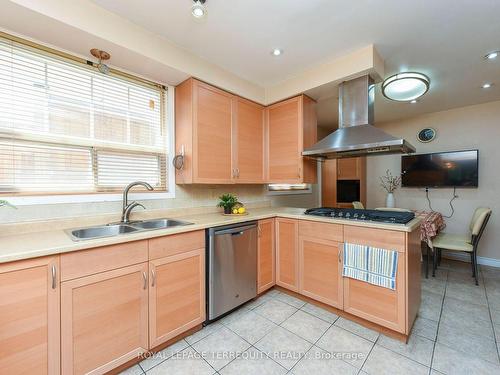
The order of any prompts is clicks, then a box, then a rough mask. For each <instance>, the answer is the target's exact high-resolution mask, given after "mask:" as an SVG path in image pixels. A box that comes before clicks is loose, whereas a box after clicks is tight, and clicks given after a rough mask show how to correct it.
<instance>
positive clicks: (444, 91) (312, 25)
mask: <svg viewBox="0 0 500 375" xmlns="http://www.w3.org/2000/svg"><path fill="white" fill-rule="evenodd" d="M94 2H95V3H96V4H97V5H99V6H101V7H104V8H106V9H107V10H109V11H111V12H114V13H116V14H118V15H120V16H122V17H124V18H126V19H129V20H130V21H132V22H134V23H136V24H138V25H140V26H142V27H144V28H146V29H148V30H150V31H152V32H154V33H156V34H158V35H161V36H163V37H165V38H167V39H169V40H170V41H172V42H173V43H175V44H177V45H178V46H179V47H182V48H184V49H187V50H189V51H191V52H193V53H195V54H196V55H198V56H200V57H202V58H203V59H205V60H207V61H210V62H212V63H215V64H217V65H219V66H221V67H223V68H225V69H227V70H228V71H230V72H233V73H235V74H236V75H238V76H240V77H242V78H245V79H248V80H250V81H252V82H254V83H256V84H259V85H261V86H263V87H268V86H272V85H275V84H277V83H279V82H282V81H284V80H286V79H288V78H291V77H293V76H295V75H297V74H299V73H300V72H303V71H304V70H306V69H308V68H311V67H314V66H318V65H320V64H321V63H322V62H324V61H327V60H330V59H332V58H335V57H339V56H343V55H345V54H347V53H350V52H352V51H354V50H357V49H359V48H362V47H364V46H366V45H369V44H374V45H375V47H376V48H377V50H378V52H379V53H380V55H381V56H382V57H383V58H384V59H385V71H386V75H387V76H389V75H391V74H394V73H397V72H400V71H407V70H410V71H412V70H415V71H419V72H422V73H425V74H427V75H428V76H429V77H430V79H431V89H430V91H429V93H428V94H426V95H425V96H424V97H423V98H422V99H421V100H420V101H419V103H417V104H414V105H410V104H406V103H395V102H390V101H388V100H387V99H385V98H383V97H382V96H381V95H380V89H379V88H378V93H377V96H376V104H375V108H376V112H375V120H376V122H383V121H389V120H395V119H399V118H404V117H409V116H414V115H417V114H421V113H427V112H435V111H440V110H445V109H449V108H454V107H461V106H464V105H470V104H477V103H482V102H487V101H493V100H500V59H498V60H499V61H495V62H494V61H485V60H484V59H483V58H482V57H483V56H484V55H485V54H486V53H487V52H489V51H492V50H498V49H500V22H498V15H499V14H500V1H498V0H474V1H470V0H439V1H435V0H421V1H411V2H410V1H404V2H402V1H400V0H384V1H383V2H382V1H380V0H356V1H346V0H308V1H298V0H273V1H269V0H251V1H250V0H248V1H243V0H240V1H227V0H207V8H208V17H206V18H205V19H204V20H203V21H201V22H200V21H196V20H195V19H194V18H193V17H192V16H191V13H190V6H191V0H175V1H164V0H142V1H137V0H120V1H116V0H94ZM275 47H278V48H282V49H283V50H284V54H283V55H282V56H280V57H273V56H272V55H271V53H270V52H271V50H272V49H273V48H275ZM487 81H491V82H495V83H496V84H495V85H494V86H493V87H492V88H491V89H489V90H483V89H481V88H480V86H481V84H483V83H484V82H487ZM309 94H310V95H311V96H313V97H314V98H315V99H318V101H319V112H320V116H319V117H320V125H323V126H328V127H335V126H336V118H335V116H336V111H337V107H336V104H335V101H336V98H335V96H336V95H337V92H336V88H334V87H333V86H332V87H323V88H321V89H318V90H311V92H310V93H309ZM332 105H333V108H334V110H331V109H330V108H332V107H331V106H332ZM322 107H323V108H322Z"/></svg>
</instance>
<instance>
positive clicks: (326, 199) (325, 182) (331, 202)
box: [321, 159, 337, 207]
mask: <svg viewBox="0 0 500 375" xmlns="http://www.w3.org/2000/svg"><path fill="white" fill-rule="evenodd" d="M321 204H322V205H323V207H336V206H337V159H330V160H325V161H324V162H323V163H321Z"/></svg>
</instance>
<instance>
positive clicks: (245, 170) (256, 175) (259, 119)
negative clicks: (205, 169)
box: [232, 97, 265, 183]
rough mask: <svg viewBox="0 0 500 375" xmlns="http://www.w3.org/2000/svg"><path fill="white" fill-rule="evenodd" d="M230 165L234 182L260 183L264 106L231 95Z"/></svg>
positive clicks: (262, 164)
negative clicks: (232, 98) (232, 119)
mask: <svg viewBox="0 0 500 375" xmlns="http://www.w3.org/2000/svg"><path fill="white" fill-rule="evenodd" d="M233 110H234V112H235V113H234V116H233V118H234V121H233V138H232V149H233V165H234V177H235V179H236V181H235V182H236V183H264V182H265V176H264V160H265V158H264V134H265V127H264V107H263V106H261V105H259V104H256V103H253V102H251V101H249V100H245V99H243V98H240V97H235V98H234V106H233Z"/></svg>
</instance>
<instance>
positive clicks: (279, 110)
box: [266, 95, 317, 183]
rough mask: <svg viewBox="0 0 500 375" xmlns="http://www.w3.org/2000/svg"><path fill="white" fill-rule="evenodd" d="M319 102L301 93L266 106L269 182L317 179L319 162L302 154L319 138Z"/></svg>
mask: <svg viewBox="0 0 500 375" xmlns="http://www.w3.org/2000/svg"><path fill="white" fill-rule="evenodd" d="M315 104H316V102H315V101H314V100H312V99H310V98H309V97H307V96H305V95H300V96H297V97H295V98H291V99H288V100H285V101H283V102H279V103H276V104H273V105H271V106H269V107H267V108H266V120H267V121H266V122H267V155H268V168H267V172H268V173H267V179H268V181H269V182H271V183H306V182H307V183H315V182H316V162H315V161H314V160H312V159H306V158H304V157H302V151H303V150H304V148H306V147H309V146H312V145H313V144H314V143H316V141H317V120H316V109H315Z"/></svg>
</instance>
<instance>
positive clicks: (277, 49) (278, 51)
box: [271, 48, 283, 56]
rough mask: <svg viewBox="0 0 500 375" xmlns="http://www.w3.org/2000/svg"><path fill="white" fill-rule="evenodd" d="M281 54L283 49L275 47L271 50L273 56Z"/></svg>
mask: <svg viewBox="0 0 500 375" xmlns="http://www.w3.org/2000/svg"><path fill="white" fill-rule="evenodd" d="M282 54H283V50H282V49H279V48H275V49H273V50H272V51H271V55H273V56H280V55H282Z"/></svg>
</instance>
